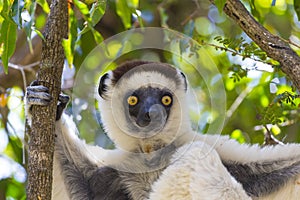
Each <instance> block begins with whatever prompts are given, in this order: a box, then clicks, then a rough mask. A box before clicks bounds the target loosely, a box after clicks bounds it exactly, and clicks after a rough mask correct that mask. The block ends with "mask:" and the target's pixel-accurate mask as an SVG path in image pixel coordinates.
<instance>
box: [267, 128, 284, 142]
mask: <svg viewBox="0 0 300 200" xmlns="http://www.w3.org/2000/svg"><path fill="white" fill-rule="evenodd" d="M263 126H264V128H265V129H266V131H265V133H264V135H265V139H264V143H263V146H267V145H277V144H281V145H284V143H283V142H281V141H279V140H277V139H276V138H275V137H274V135H273V134H272V133H271V131H270V130H269V128H268V127H267V125H263Z"/></svg>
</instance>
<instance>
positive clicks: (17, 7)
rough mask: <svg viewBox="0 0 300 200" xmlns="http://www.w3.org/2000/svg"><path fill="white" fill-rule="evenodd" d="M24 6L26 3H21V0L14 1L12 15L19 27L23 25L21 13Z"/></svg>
mask: <svg viewBox="0 0 300 200" xmlns="http://www.w3.org/2000/svg"><path fill="white" fill-rule="evenodd" d="M23 8H24V5H23V4H20V1H19V0H17V1H14V2H13V5H12V7H11V16H12V19H13V20H14V22H15V23H16V24H17V25H18V26H19V27H21V26H22V18H21V13H22V10H23Z"/></svg>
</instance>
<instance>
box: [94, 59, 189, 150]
mask: <svg viewBox="0 0 300 200" xmlns="http://www.w3.org/2000/svg"><path fill="white" fill-rule="evenodd" d="M147 87H152V88H158V89H160V90H168V91H170V93H171V94H172V96H173V103H172V107H171V109H170V112H169V116H168V119H167V121H166V123H165V124H164V125H163V127H161V128H160V129H158V130H154V131H153V130H149V129H148V130H146V129H135V128H134V127H136V125H134V123H133V122H132V121H128V117H126V114H127V115H128V108H126V104H124V99H125V98H126V96H127V95H128V94H129V93H132V92H133V91H136V90H138V89H140V88H147ZM186 90H187V83H186V80H185V76H184V75H183V74H182V73H181V72H180V71H179V70H177V69H175V68H174V67H172V66H170V65H168V64H164V63H156V62H144V61H131V62H126V63H124V64H122V65H121V66H119V67H118V68H117V69H116V70H114V71H110V72H108V73H107V74H105V75H104V76H102V77H101V80H100V85H99V94H100V96H101V97H102V98H101V99H100V101H99V105H100V106H99V107H100V111H101V117H102V121H103V124H104V127H105V129H106V132H107V134H108V136H109V137H110V138H111V139H112V140H113V142H114V143H115V144H116V146H117V147H118V148H121V149H123V150H126V151H130V152H136V151H137V149H136V148H137V147H139V148H140V149H141V151H144V152H148V151H149V152H151V151H153V150H158V149H159V148H161V147H163V146H166V145H168V144H171V143H172V142H177V141H178V142H180V141H182V139H179V138H181V137H184V134H185V133H186V132H190V130H191V128H190V127H191V125H190V121H189V117H188V112H187V108H186ZM129 123H133V124H129ZM177 139H178V140H177ZM182 142H183V141H182Z"/></svg>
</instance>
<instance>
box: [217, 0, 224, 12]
mask: <svg viewBox="0 0 300 200" xmlns="http://www.w3.org/2000/svg"><path fill="white" fill-rule="evenodd" d="M225 3H226V0H215V5H216V7H217V8H218V11H219V13H222V12H223V8H224V6H225Z"/></svg>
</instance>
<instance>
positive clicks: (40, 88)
mask: <svg viewBox="0 0 300 200" xmlns="http://www.w3.org/2000/svg"><path fill="white" fill-rule="evenodd" d="M26 90H27V91H33V92H49V89H48V88H47V87H45V86H42V85H31V86H28V87H27V88H26Z"/></svg>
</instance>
